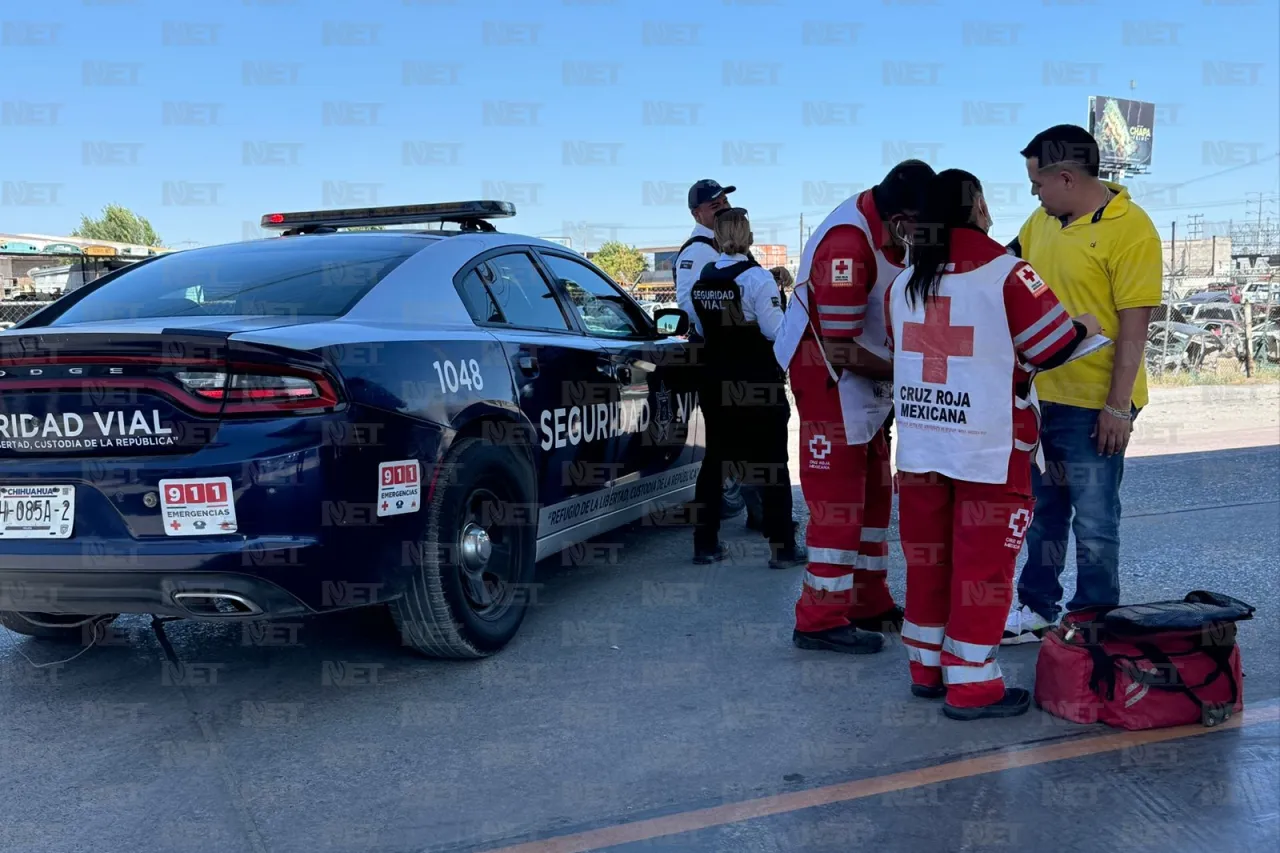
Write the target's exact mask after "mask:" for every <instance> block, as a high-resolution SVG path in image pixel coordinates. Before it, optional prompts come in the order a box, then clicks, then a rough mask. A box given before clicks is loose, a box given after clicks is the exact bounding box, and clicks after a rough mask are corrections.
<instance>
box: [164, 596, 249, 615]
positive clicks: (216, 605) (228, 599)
mask: <svg viewBox="0 0 1280 853" xmlns="http://www.w3.org/2000/svg"><path fill="white" fill-rule="evenodd" d="M173 600H174V602H175V603H177V605H178V606H179V607H181V608H182V609H183V610H185V611H187V612H188V613H190V614H191V615H192V616H256V615H258V614H260V613H262V608H261V607H259V606H258V605H256V604H254V603H253V602H252V601H250V600H249V599H247V598H245V597H244V596H242V595H237V594H235V593H233V592H175V593H174V594H173Z"/></svg>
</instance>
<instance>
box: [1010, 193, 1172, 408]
mask: <svg viewBox="0 0 1280 853" xmlns="http://www.w3.org/2000/svg"><path fill="white" fill-rule="evenodd" d="M1106 183H1107V186H1108V187H1110V188H1111V189H1112V190H1114V191H1115V192H1117V193H1118V195H1116V196H1113V197H1112V199H1111V201H1109V202H1108V203H1107V205H1106V206H1105V207H1104V208H1103V209H1102V213H1101V215H1100V216H1099V215H1098V214H1093V215H1091V216H1082V217H1080V218H1079V219H1077V220H1076V221H1075V222H1072V223H1071V224H1070V225H1067V226H1066V227H1063V225H1062V222H1061V220H1059V219H1058V218H1057V217H1054V216H1050V215H1049V214H1048V213H1046V212H1045V210H1044V208H1043V207H1042V208H1040V209H1038V210H1037V211H1036V212H1035V213H1033V214H1031V217H1030V218H1029V219H1027V221H1026V223H1025V224H1024V225H1023V226H1022V230H1021V231H1020V232H1019V233H1018V243H1019V244H1020V245H1021V248H1022V252H1021V254H1022V257H1023V259H1024V260H1026V261H1027V262H1028V263H1030V264H1031V266H1033V267H1035V270H1036V272H1037V273H1039V274H1040V277H1041V278H1042V279H1044V281H1045V282H1046V283H1047V284H1048V285H1049V287H1051V288H1052V289H1053V292H1054V293H1055V294H1056V295H1057V297H1058V299H1059V300H1061V302H1062V304H1063V306H1065V307H1066V309H1067V311H1068V312H1070V313H1071V315H1072V316H1078V315H1080V314H1092V315H1093V316H1095V317H1097V318H1098V322H1099V323H1101V324H1102V330H1103V334H1104V335H1106V336H1107V337H1110V338H1112V339H1114V338H1115V336H1116V335H1117V334H1118V332H1119V330H1120V318H1119V315H1118V314H1117V313H1116V312H1117V311H1119V310H1120V309H1123V308H1143V307H1155V306H1157V305H1159V304H1160V301H1161V292H1162V288H1161V278H1162V274H1163V268H1164V259H1163V251H1162V249H1161V247H1160V235H1159V233H1158V232H1157V231H1156V227H1155V225H1154V224H1152V222H1151V218H1150V217H1149V216H1147V214H1146V212H1145V211H1143V210H1142V208H1140V207H1138V205H1137V204H1135V203H1134V201H1133V199H1132V198H1131V197H1130V195H1129V191H1128V190H1127V189H1125V188H1124V187H1122V186H1120V185H1119V184H1113V183H1110V182H1106ZM1114 361H1115V347H1104V348H1103V349H1101V350H1099V351H1098V352H1096V353H1094V354H1092V355H1088V356H1085V357H1084V358H1081V359H1079V360H1077V361H1073V362H1071V363H1069V364H1064V365H1062V366H1061V367H1055V368H1053V369H1052V370H1046V371H1045V372H1044V373H1041V374H1039V375H1037V376H1036V380H1035V384H1036V393H1037V394H1038V395H1039V397H1040V399H1041V400H1045V401H1048V402H1053V403H1065V404H1067V405H1071V406H1082V407H1084V408H1088V409H1101V408H1102V407H1103V405H1104V404H1105V403H1106V401H1107V394H1108V393H1109V392H1110V389H1111V368H1112V365H1113V364H1114ZM1133 403H1134V405H1136V406H1138V407H1142V406H1145V405H1146V404H1147V368H1146V362H1145V360H1144V362H1143V364H1142V366H1141V367H1139V368H1138V378H1137V379H1136V380H1135V382H1134V383H1133Z"/></svg>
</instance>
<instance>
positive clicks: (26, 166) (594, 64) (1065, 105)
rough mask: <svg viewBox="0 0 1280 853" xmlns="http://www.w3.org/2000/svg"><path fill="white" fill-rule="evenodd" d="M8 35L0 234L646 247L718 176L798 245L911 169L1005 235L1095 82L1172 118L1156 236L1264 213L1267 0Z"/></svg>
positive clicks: (116, 27)
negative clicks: (401, 232)
mask: <svg viewBox="0 0 1280 853" xmlns="http://www.w3.org/2000/svg"><path fill="white" fill-rule="evenodd" d="M0 21H2V22H3V39H2V41H0V63H2V65H0V67H3V68H4V69H5V70H4V74H3V82H0V88H2V90H3V91H2V92H0V101H3V104H2V106H3V108H4V111H5V112H4V116H3V119H2V121H3V123H2V124H0V180H2V181H3V182H4V199H3V204H2V205H0V231H8V232H31V233H47V234H65V233H67V232H68V231H69V230H71V229H72V228H74V227H75V226H76V224H78V222H79V217H80V214H81V213H95V212H96V211H98V210H99V209H100V208H101V207H102V205H104V204H106V203H108V202H115V203H119V204H123V205H126V206H128V207H130V208H132V209H134V210H135V211H137V212H139V213H141V214H143V215H145V216H147V217H149V218H150V219H151V221H152V223H153V224H154V225H155V227H156V230H157V231H158V232H159V233H160V234H161V236H162V238H163V239H164V240H165V241H166V243H167V244H169V245H182V244H184V243H186V242H187V241H193V242H195V243H202V244H208V243H219V242H227V241H232V240H239V239H244V238H245V237H248V236H254V233H255V228H256V223H257V222H258V220H259V218H260V217H261V215H262V214H264V213H268V212H271V211H274V210H302V209H315V208H320V207H326V206H331V207H332V206H343V205H352V206H354V205H360V204H364V203H376V204H399V203H416V202H425V201H446V200H455V199H469V198H482V197H507V198H510V199H511V200H513V201H515V202H516V205H517V209H518V216H517V218H516V219H514V220H511V221H509V222H506V223H504V224H503V226H502V227H503V228H504V230H511V231H519V232H522V233H531V234H537V235H539V236H569V237H571V238H572V239H573V240H574V244H575V247H576V248H579V249H581V248H584V244H585V248H595V247H598V245H599V243H600V242H601V241H602V240H604V239H609V238H611V237H617V238H619V239H622V240H625V241H626V242H628V243H632V244H636V245H641V246H645V245H650V246H652V245H662V244H670V243H678V242H680V241H681V240H682V239H683V237H684V236H685V235H686V233H687V231H688V229H689V226H690V219H689V216H688V212H687V209H686V208H685V206H684V204H683V199H684V193H685V190H686V189H687V187H688V185H689V184H690V183H691V182H692V181H694V180H696V179H698V178H702V177H713V178H716V179H717V180H719V181H721V182H722V183H725V184H729V183H733V184H736V185H737V186H738V187H739V192H738V193H737V195H736V197H735V201H736V202H737V203H739V204H741V205H743V206H745V207H747V208H748V209H749V210H750V211H751V212H752V216H753V221H754V222H755V225H756V234H757V241H758V242H781V243H787V244H789V245H790V246H791V248H792V250H793V251H794V250H795V248H796V246H797V244H798V240H799V218H800V215H801V214H802V213H803V214H804V216H805V221H806V225H816V224H817V223H818V221H820V220H821V218H822V216H823V215H825V213H826V212H828V211H829V210H830V208H831V207H833V206H834V205H835V204H836V203H838V201H840V200H841V198H842V196H843V194H845V193H846V192H848V191H850V190H852V189H854V188H856V187H858V186H868V185H870V184H873V183H874V182H875V181H876V180H877V179H878V178H880V177H881V176H882V175H883V174H884V172H885V171H886V169H887V167H888V165H889V164H890V163H891V162H892V161H894V160H896V159H900V158H901V157H904V156H920V157H922V158H924V159H929V160H931V161H932V162H934V164H935V165H936V166H937V167H938V168H946V167H951V166H957V167H962V168H965V169H968V170H970V171H972V172H974V173H976V174H977V175H978V176H979V177H980V178H982V179H983V181H984V183H986V185H987V187H988V191H989V196H990V197H991V200H992V202H993V206H994V207H995V210H994V213H995V215H996V219H997V222H996V226H995V229H994V236H997V237H1002V238H1007V237H1010V236H1012V234H1013V233H1015V232H1016V230H1017V228H1018V226H1019V225H1020V224H1021V222H1022V221H1023V219H1024V218H1025V216H1026V215H1027V213H1029V212H1030V211H1031V210H1032V209H1033V207H1034V200H1033V199H1032V198H1031V196H1030V194H1029V192H1028V188H1027V184H1026V179H1025V174H1024V172H1023V165H1022V161H1021V158H1020V157H1019V156H1018V153H1017V152H1018V150H1019V149H1021V148H1022V147H1023V145H1024V144H1025V143H1026V142H1027V141H1028V139H1029V138H1030V137H1031V136H1032V135H1033V134H1034V133H1035V132H1036V131H1038V130H1040V129H1042V128H1044V127H1046V126H1048V125H1050V124H1056V123H1059V122H1078V123H1081V124H1083V123H1084V122H1085V120H1086V111H1087V98H1088V96H1089V95H1091V94H1098V95H1113V96H1120V97H1134V98H1138V99H1141V100H1148V101H1153V102H1155V103H1156V104H1157V105H1158V109H1159V111H1158V113H1157V118H1156V127H1155V132H1154V163H1153V168H1152V170H1151V173H1150V174H1149V175H1145V176H1141V177H1138V178H1130V179H1129V182H1130V183H1131V184H1132V185H1134V188H1135V192H1136V193H1137V194H1138V196H1139V198H1140V200H1141V202H1142V203H1143V204H1144V206H1146V207H1147V208H1148V209H1149V211H1150V213H1151V216H1152V218H1153V219H1154V220H1156V222H1157V224H1158V225H1159V226H1160V228H1161V230H1162V233H1164V234H1165V235H1166V236H1167V235H1168V229H1169V223H1170V222H1171V221H1172V220H1175V219H1177V220H1179V221H1180V224H1179V228H1180V229H1182V228H1184V227H1185V226H1186V224H1187V223H1188V222H1189V221H1190V220H1189V216H1190V215H1192V214H1196V213H1201V214H1203V215H1204V221H1205V222H1206V223H1213V222H1217V221H1223V222H1225V221H1226V220H1228V219H1232V218H1234V219H1236V220H1239V219H1242V218H1244V217H1245V216H1246V214H1249V215H1256V210H1257V208H1256V206H1247V205H1246V198H1247V194H1248V193H1256V192H1262V193H1264V194H1268V195H1267V196H1266V198H1265V200H1264V201H1263V208H1262V209H1263V212H1264V216H1265V215H1266V214H1271V215H1272V216H1280V203H1278V202H1277V201H1274V200H1272V199H1274V198H1275V197H1276V195H1277V191H1278V190H1280V160H1278V159H1277V158H1276V156H1275V155H1276V154H1277V153H1278V152H1280V85H1278V77H1280V67H1278V65H1277V56H1276V44H1277V43H1280V9H1278V0H1252V2H1250V0H1150V2H1124V0H1095V2H1092V3H1089V2H1081V0H1034V2H1033V0H1021V2H1012V0H936V2H929V0H859V2H844V3H836V2H820V1H819V0H813V2H803V1H802V0H777V2H770V0H684V2H670V0H647V2H646V0H473V2H466V0H456V2H450V1H449V0H363V2H358V3H357V2H339V0H222V2H217V3H213V2H193V0H170V2H162V0H42V2H40V3H18V2H7V0H4V1H3V2H0ZM886 63H887V64H886ZM1206 63H1210V64H1209V65H1206ZM887 80H888V81H889V82H886V81H887ZM1131 80H1133V81H1135V83H1136V88H1133V89H1130V81H1131ZM966 103H968V104H969V106H968V107H967V108H966ZM806 104H807V106H806ZM966 109H967V110H968V112H967V113H966ZM966 115H968V117H969V119H968V121H966ZM977 115H982V116H985V117H986V118H985V120H986V121H989V122H997V123H994V124H977V123H975V122H974V117H975V116H977ZM659 120H661V121H668V122H677V123H675V124H657V123H655V122H656V121H659ZM824 122H825V123H824ZM1255 158H1256V159H1259V160H1261V161H1262V162H1260V163H1258V164H1256V165H1243V167H1240V166H1241V165H1242V164H1247V163H1249V162H1251V161H1252V160H1253V159H1255ZM1182 233H1183V234H1185V233H1186V232H1185V231H1184V232H1182Z"/></svg>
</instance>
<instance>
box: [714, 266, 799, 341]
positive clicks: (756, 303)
mask: <svg viewBox="0 0 1280 853" xmlns="http://www.w3.org/2000/svg"><path fill="white" fill-rule="evenodd" d="M746 259H747V256H746V255H720V257H718V258H717V259H716V269H724V268H725V267H731V266H733V265H734V264H736V263H741V262H742V261H745V260H746ZM737 280H738V287H740V288H741V289H742V319H744V320H746V321H747V322H748V323H755V324H757V325H758V326H759V327H760V331H761V333H762V334H763V335H764V336H765V337H766V338H768V339H769V340H771V341H772V340H773V339H774V338H776V337H777V336H778V330H779V329H781V328H782V319H783V314H782V294H781V293H779V292H778V282H777V281H776V280H774V277H773V273H771V272H769V271H768V270H767V269H765V268H764V267H751V268H750V269H748V270H747V271H746V272H744V273H743V274H742V275H740V276H738V279H737Z"/></svg>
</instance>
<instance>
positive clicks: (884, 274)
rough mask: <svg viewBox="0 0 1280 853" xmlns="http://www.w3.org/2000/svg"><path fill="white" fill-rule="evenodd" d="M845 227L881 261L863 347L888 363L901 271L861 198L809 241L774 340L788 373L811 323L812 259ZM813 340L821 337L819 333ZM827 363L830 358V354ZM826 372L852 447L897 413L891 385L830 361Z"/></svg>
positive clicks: (839, 211)
mask: <svg viewBox="0 0 1280 853" xmlns="http://www.w3.org/2000/svg"><path fill="white" fill-rule="evenodd" d="M840 225H852V226H854V227H855V228H857V229H858V230H859V231H861V232H862V233H863V235H865V236H866V238H867V243H868V244H869V245H870V246H871V247H872V251H873V252H874V253H875V257H876V278H875V282H874V283H873V284H872V286H871V291H870V292H869V293H868V294H867V312H866V314H865V315H864V317H865V320H864V322H863V326H862V335H861V336H859V338H858V344H859V345H861V346H862V347H863V348H864V349H866V350H868V351H869V352H872V353H874V354H875V355H878V356H880V357H881V358H884V359H888V358H890V356H891V353H890V351H889V339H888V335H887V333H886V329H885V320H884V295H885V291H887V290H888V289H889V286H890V284H892V283H893V279H894V277H895V276H896V275H897V274H898V272H899V267H898V266H897V265H896V264H894V263H892V262H890V261H889V260H888V259H887V258H886V257H885V256H884V253H883V252H882V251H880V236H879V235H878V234H877V235H873V234H872V233H871V226H870V224H869V223H868V222H867V218H866V217H865V216H863V215H862V211H861V210H858V196H857V195H854V196H850V197H849V198H847V199H845V200H844V202H842V203H841V204H840V206H839V207H837V208H836V209H835V210H833V211H831V213H830V214H828V215H827V218H826V219H824V220H823V221H822V224H821V225H819V226H818V230H817V231H815V232H814V234H813V236H812V237H810V238H809V243H808V245H807V246H805V249H804V254H803V255H802V256H801V258H800V268H799V270H798V271H797V274H796V287H795V290H794V291H793V292H792V297H793V298H792V299H791V300H790V301H789V302H788V303H787V313H786V316H785V318H784V319H783V322H782V329H781V330H780V331H779V332H778V337H777V338H776V339H775V340H774V345H773V354H774V356H775V357H776V358H777V359H778V364H780V365H781V366H782V369H783V370H788V369H790V367H791V361H792V359H794V358H795V354H796V350H797V349H799V347H800V341H801V340H803V339H804V333H805V329H807V328H808V327H809V326H810V325H811V321H810V319H809V270H810V267H811V266H812V265H813V256H814V253H815V251H816V250H817V248H818V246H819V244H821V243H822V238H823V237H825V236H826V234H827V232H828V231H830V230H831V229H832V228H836V227H838V226H840ZM814 337H815V338H817V334H816V331H815V334H814ZM823 360H824V361H825V360H826V355H825V353H824V354H823ZM827 372H828V373H830V374H831V378H832V379H833V380H835V381H836V382H837V384H838V387H839V389H840V408H841V411H842V412H843V414H844V428H845V433H846V435H847V436H848V441H849V444H866V443H867V442H868V441H870V440H871V438H872V437H873V436H874V435H875V434H876V432H877V431H878V430H879V429H880V427H882V426H883V425H884V422H885V420H886V419H887V418H888V417H889V413H890V412H891V411H893V395H892V387H891V384H890V383H888V382H876V381H875V380H872V379H868V378H867V377H865V376H859V375H858V374H856V373H853V372H852V371H849V370H846V371H844V372H843V373H837V371H836V369H835V368H834V367H833V366H832V365H831V363H830V362H827Z"/></svg>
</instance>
